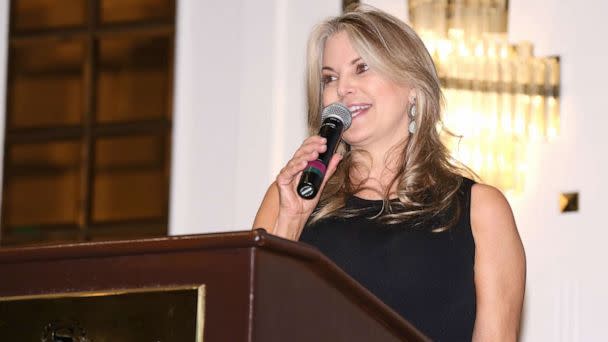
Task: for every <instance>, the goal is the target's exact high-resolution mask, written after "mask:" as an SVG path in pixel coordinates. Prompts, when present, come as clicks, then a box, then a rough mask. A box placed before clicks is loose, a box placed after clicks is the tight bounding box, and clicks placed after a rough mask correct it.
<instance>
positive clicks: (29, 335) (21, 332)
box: [0, 285, 205, 342]
mask: <svg viewBox="0 0 608 342" xmlns="http://www.w3.org/2000/svg"><path fill="white" fill-rule="evenodd" d="M204 302H205V287H204V285H196V286H179V287H163V288H145V289H121V290H112V291H107V292H78V293H61V294H51V295H36V296H21V297H0V341H43V342H51V341H52V342H55V341H73V342H85V341H86V342H110V341H111V342H132V341H153V342H165V341H192V342H202V341H203V326H204V307H205V305H204Z"/></svg>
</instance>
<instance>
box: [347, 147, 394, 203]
mask: <svg viewBox="0 0 608 342" xmlns="http://www.w3.org/2000/svg"><path fill="white" fill-rule="evenodd" d="M352 151H353V162H354V165H355V166H354V167H353V169H352V170H351V172H350V178H351V179H350V180H351V183H352V184H354V185H356V186H357V185H358V188H359V189H360V190H359V191H357V193H356V195H357V196H359V197H362V198H365V199H382V198H384V197H385V195H386V193H387V190H389V191H388V195H389V197H394V196H396V193H397V183H395V182H393V179H394V178H395V176H396V175H397V174H398V173H399V169H400V168H401V163H402V160H403V151H402V149H397V148H391V149H389V150H388V151H387V150H385V151H383V152H379V151H373V150H371V151H370V150H367V149H362V148H361V149H357V148H353V149H352ZM389 187H390V189H388V188H389Z"/></svg>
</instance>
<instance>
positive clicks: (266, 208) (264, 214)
mask: <svg viewBox="0 0 608 342" xmlns="http://www.w3.org/2000/svg"><path fill="white" fill-rule="evenodd" d="M278 215H279V188H278V187H277V184H276V183H275V182H273V183H272V184H270V186H269V187H268V190H267V191H266V194H265V195H264V199H263V200H262V203H261V204H260V208H259V209H258V212H257V214H256V215H255V219H254V220H253V225H252V229H256V228H264V229H266V231H269V232H270V231H271V229H273V227H274V224H275V222H276V220H277V216H278Z"/></svg>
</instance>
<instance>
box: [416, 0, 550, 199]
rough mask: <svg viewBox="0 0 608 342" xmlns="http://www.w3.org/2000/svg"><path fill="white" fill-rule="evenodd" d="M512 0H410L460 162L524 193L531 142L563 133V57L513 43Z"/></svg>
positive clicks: (508, 188)
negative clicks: (510, 30) (439, 84)
mask: <svg viewBox="0 0 608 342" xmlns="http://www.w3.org/2000/svg"><path fill="white" fill-rule="evenodd" d="M507 4H508V1H507V0H409V13H410V21H411V23H412V25H413V27H414V28H415V29H416V31H417V32H418V33H419V34H420V36H421V38H422V40H423V41H424V43H425V45H426V46H427V48H428V50H429V52H430V53H431V55H432V56H433V59H434V60H435V63H436V66H437V71H438V73H439V77H440V79H441V82H442V85H443V89H444V93H445V97H446V113H445V118H444V123H445V125H446V127H447V128H448V129H449V130H450V131H451V132H453V133H455V134H456V136H457V137H459V138H458V139H448V140H447V141H446V142H447V144H448V146H449V147H450V149H451V151H452V154H453V156H454V158H455V159H457V160H459V161H461V162H463V163H464V164H466V165H467V166H469V167H470V168H471V169H473V171H475V172H476V173H477V174H478V175H479V176H480V177H481V178H482V179H483V180H484V182H486V183H489V184H492V185H494V186H497V187H499V188H501V189H503V190H505V191H515V192H521V191H522V190H523V186H524V180H525V174H526V170H527V162H526V160H527V158H526V157H527V156H526V154H527V151H528V150H529V149H528V147H529V144H530V143H533V142H538V141H550V140H551V139H553V138H555V137H556V136H557V135H558V134H559V125H560V121H559V88H560V63H559V57H555V56H551V57H536V56H534V53H533V46H532V44H531V43H529V42H520V43H518V44H516V45H512V44H510V43H509V42H508V40H507V33H506V32H507V15H508V8H507Z"/></svg>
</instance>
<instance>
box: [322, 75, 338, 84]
mask: <svg viewBox="0 0 608 342" xmlns="http://www.w3.org/2000/svg"><path fill="white" fill-rule="evenodd" d="M337 79H338V78H337V77H336V76H332V75H325V76H323V78H322V79H321V82H323V84H324V85H325V84H329V83H331V82H333V81H335V80H337Z"/></svg>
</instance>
